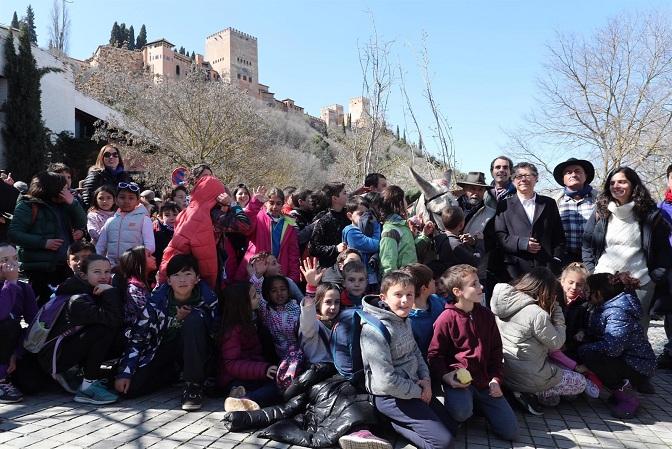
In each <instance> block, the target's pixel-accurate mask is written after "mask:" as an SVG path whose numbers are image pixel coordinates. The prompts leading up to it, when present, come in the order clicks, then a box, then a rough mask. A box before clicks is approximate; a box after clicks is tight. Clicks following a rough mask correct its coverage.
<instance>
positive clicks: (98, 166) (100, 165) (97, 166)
mask: <svg viewBox="0 0 672 449" xmlns="http://www.w3.org/2000/svg"><path fill="white" fill-rule="evenodd" d="M109 150H114V151H116V152H117V154H118V155H119V167H121V168H122V169H123V168H124V160H123V159H122V158H121V151H119V148H117V147H116V146H115V145H112V144H111V143H108V144H107V145H103V146H102V147H101V148H100V151H99V152H98V157H96V162H95V163H94V164H93V165H92V166H91V168H90V169H89V170H91V169H93V170H101V171H102V170H105V160H104V157H103V155H104V154H105V152H106V151H109Z"/></svg>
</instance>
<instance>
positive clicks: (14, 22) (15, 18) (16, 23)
mask: <svg viewBox="0 0 672 449" xmlns="http://www.w3.org/2000/svg"><path fill="white" fill-rule="evenodd" d="M11 26H12V28H16V29H17V30H18V29H19V28H20V27H21V23H20V22H19V16H17V15H16V11H14V15H13V16H12V25H11Z"/></svg>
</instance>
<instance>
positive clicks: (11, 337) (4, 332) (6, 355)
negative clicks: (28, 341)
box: [0, 318, 21, 365]
mask: <svg viewBox="0 0 672 449" xmlns="http://www.w3.org/2000/svg"><path fill="white" fill-rule="evenodd" d="M20 344H21V324H20V323H19V321H17V320H13V319H11V318H7V319H6V320H3V321H0V365H7V364H8V363H9V359H10V358H11V357H12V354H14V351H16V348H18V347H19V345H20Z"/></svg>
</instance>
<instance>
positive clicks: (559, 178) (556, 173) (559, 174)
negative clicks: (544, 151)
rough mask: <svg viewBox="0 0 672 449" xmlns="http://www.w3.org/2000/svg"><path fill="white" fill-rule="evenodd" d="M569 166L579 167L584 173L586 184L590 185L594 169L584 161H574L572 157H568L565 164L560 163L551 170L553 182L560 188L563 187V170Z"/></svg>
mask: <svg viewBox="0 0 672 449" xmlns="http://www.w3.org/2000/svg"><path fill="white" fill-rule="evenodd" d="M570 165H579V166H581V167H582V168H583V171H585V172H586V184H590V183H591V182H592V181H593V178H595V167H593V164H591V163H590V162H589V161H587V160H585V159H576V158H574V157H570V158H569V159H567V160H566V161H565V162H561V163H559V164H558V165H556V166H555V168H554V169H553V178H555V182H557V183H558V184H560V185H561V186H563V187H564V186H565V182H564V177H565V176H564V171H565V168H567V167H569V166H570Z"/></svg>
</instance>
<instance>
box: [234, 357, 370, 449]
mask: <svg viewBox="0 0 672 449" xmlns="http://www.w3.org/2000/svg"><path fill="white" fill-rule="evenodd" d="M334 371H335V370H334V367H333V365H331V364H325V365H313V366H312V367H311V369H309V370H308V371H306V372H305V373H303V374H302V375H301V376H299V378H298V379H297V382H296V383H295V384H294V385H293V386H292V387H290V388H291V390H288V392H293V393H295V394H293V395H292V396H289V399H288V400H287V402H286V403H284V404H281V405H275V406H271V407H266V408H263V409H261V410H256V411H251V412H231V413H227V414H226V415H225V416H224V418H223V425H224V428H225V429H226V430H228V431H231V432H240V431H243V430H247V429H256V428H260V427H266V426H269V425H270V427H267V428H265V429H264V430H262V431H261V432H260V433H259V434H257V436H258V437H259V438H269V439H272V440H275V441H280V442H283V443H287V444H293V445H297V446H304V447H312V448H328V447H337V446H338V439H339V438H340V437H342V436H343V435H347V434H349V433H351V432H354V431H355V430H359V429H362V428H365V429H370V428H373V426H375V425H376V424H378V421H377V419H376V413H375V409H374V407H373V405H372V404H371V403H370V402H369V398H368V395H367V394H361V393H360V392H359V391H357V389H356V388H355V387H354V386H353V385H352V384H351V383H350V382H348V381H347V380H345V379H344V378H343V377H341V376H339V375H338V374H336V375H332V374H333V373H334ZM285 397H287V396H285Z"/></svg>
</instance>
